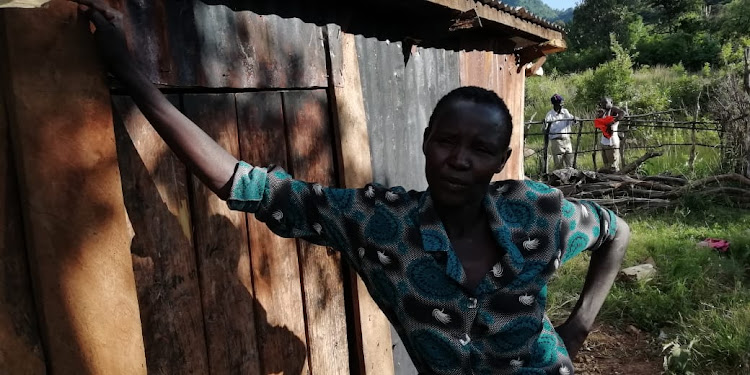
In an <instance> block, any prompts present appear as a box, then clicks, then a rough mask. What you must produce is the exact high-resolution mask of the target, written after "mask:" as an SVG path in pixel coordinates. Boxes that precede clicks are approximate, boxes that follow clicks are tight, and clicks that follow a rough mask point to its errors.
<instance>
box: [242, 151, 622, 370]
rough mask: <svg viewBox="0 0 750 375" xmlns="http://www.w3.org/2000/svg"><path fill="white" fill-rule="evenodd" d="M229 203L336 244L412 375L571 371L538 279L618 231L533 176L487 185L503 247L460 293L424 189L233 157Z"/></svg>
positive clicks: (456, 265) (285, 230)
mask: <svg viewBox="0 0 750 375" xmlns="http://www.w3.org/2000/svg"><path fill="white" fill-rule="evenodd" d="M228 205H229V207H230V208H232V209H235V210H242V211H246V212H252V213H254V214H255V216H256V217H257V218H258V219H259V220H261V221H263V222H264V223H266V225H268V227H269V228H270V229H271V230H272V231H273V232H274V233H276V234H278V235H279V236H282V237H296V238H302V239H305V240H307V241H310V242H312V243H315V244H318V245H323V246H328V247H331V248H334V249H337V250H339V251H341V252H342V253H343V254H344V257H345V259H346V260H347V261H348V262H349V263H350V264H351V265H352V266H353V267H354V269H355V270H356V271H357V272H358V273H359V275H360V276H361V277H362V279H363V280H364V282H365V284H366V285H367V288H368V290H369V292H370V294H371V295H372V297H373V298H374V300H375V302H377V304H378V306H379V307H380V308H381V309H382V310H383V312H384V313H385V315H386V316H387V317H388V319H389V320H390V321H391V323H392V324H393V325H394V327H395V328H396V330H397V331H398V333H399V335H400V337H401V339H402V340H403V343H404V345H405V347H406V349H407V351H408V352H409V354H410V356H411V358H412V360H413V361H414V364H415V366H416V367H417V369H418V370H419V371H420V373H422V374H440V375H458V374H462V375H463V374H473V375H485V374H487V375H489V374H518V375H525V374H555V375H558V374H559V375H569V374H573V365H572V363H571V361H570V358H569V356H568V353H567V351H566V350H565V346H564V344H563V342H562V340H561V339H560V337H559V336H558V335H557V334H556V333H555V331H554V328H553V327H552V324H551V323H550V321H549V319H548V318H547V315H546V313H545V306H546V300H547V282H548V281H549V279H550V277H551V276H552V274H553V273H554V272H555V271H556V270H557V268H558V267H560V265H561V264H562V263H563V262H565V261H566V260H568V259H570V258H572V257H573V256H575V255H576V254H578V253H580V252H582V251H584V250H594V249H596V248H598V247H600V246H601V244H602V243H604V242H605V241H608V240H611V239H612V238H613V237H614V234H615V232H616V227H615V224H616V220H615V215H614V213H612V212H611V211H609V210H607V209H604V208H602V207H600V206H598V205H596V204H594V203H592V202H587V201H573V200H567V199H565V198H563V195H562V193H561V192H560V191H559V190H556V189H553V188H551V187H549V186H547V185H544V184H541V183H538V182H534V181H511V180H509V181H498V182H493V183H491V184H490V185H489V186H488V190H487V195H486V197H485V199H484V209H485V211H486V213H487V215H488V217H489V218H490V227H491V230H492V233H493V234H494V237H495V239H496V241H497V243H498V244H499V245H500V248H502V250H503V254H502V257H501V261H500V262H498V263H497V264H496V265H495V266H494V267H493V268H492V270H491V272H489V273H488V274H487V275H486V276H485V277H484V279H482V281H481V282H480V284H479V286H478V287H477V288H475V289H474V290H468V288H466V287H464V285H465V284H466V283H465V282H466V274H465V273H464V269H463V267H462V265H461V263H460V261H459V259H458V257H457V256H456V253H455V252H454V250H453V248H452V246H451V242H450V240H449V239H448V235H447V234H446V231H445V228H444V227H443V225H442V223H441V221H440V219H439V218H438V216H437V213H436V210H435V208H434V206H433V201H432V198H431V197H430V191H429V190H427V191H423V192H419V191H408V192H407V191H405V190H404V189H403V188H400V187H395V188H386V187H382V186H379V185H375V184H372V185H367V186H365V187H363V188H361V189H340V188H329V187H323V186H320V185H318V184H313V183H307V182H303V181H299V180H295V179H293V178H292V177H291V176H290V175H289V174H288V173H286V172H285V171H284V170H283V169H280V168H277V167H270V168H269V169H266V168H259V167H253V166H251V165H249V164H247V163H244V162H240V163H239V164H238V166H237V171H236V173H235V177H234V180H233V185H232V191H231V196H230V198H229V199H228Z"/></svg>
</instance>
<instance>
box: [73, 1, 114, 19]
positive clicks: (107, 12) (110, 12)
mask: <svg viewBox="0 0 750 375" xmlns="http://www.w3.org/2000/svg"><path fill="white" fill-rule="evenodd" d="M70 1H72V2H74V3H77V4H78V5H79V6H82V7H85V8H90V9H91V8H93V9H95V10H97V11H99V12H100V13H101V14H102V15H103V16H104V18H105V19H107V20H108V21H114V20H115V19H117V18H119V15H120V12H118V11H117V10H115V9H113V8H112V7H110V6H109V5H107V4H106V3H105V2H103V1H101V0H70Z"/></svg>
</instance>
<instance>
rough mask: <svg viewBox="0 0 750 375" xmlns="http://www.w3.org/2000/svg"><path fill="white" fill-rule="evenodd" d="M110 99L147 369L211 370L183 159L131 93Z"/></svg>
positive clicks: (165, 371) (156, 371)
mask: <svg viewBox="0 0 750 375" xmlns="http://www.w3.org/2000/svg"><path fill="white" fill-rule="evenodd" d="M168 98H169V100H170V101H172V102H173V104H175V105H177V106H179V97H178V96H176V95H170V96H168ZM112 101H113V108H114V118H115V134H116V136H117V149H118V160H119V165H120V171H121V174H122V191H123V196H124V198H125V207H126V208H127V211H128V217H129V218H130V222H131V223H132V225H133V230H134V231H135V237H134V238H133V244H132V246H131V253H132V257H133V270H134V272H135V280H136V287H137V290H138V302H139V306H140V312H141V321H142V323H143V339H144V344H145V347H146V365H147V367H148V371H149V373H154V374H169V373H173V374H207V373H208V358H207V357H206V356H207V352H206V338H205V336H204V328H203V311H202V309H201V305H200V304H199V303H197V301H200V298H201V296H200V289H199V285H198V270H197V267H196V264H195V252H194V251H193V246H192V227H191V223H190V208H189V205H188V189H187V174H186V172H185V166H184V165H183V164H182V163H180V161H179V160H178V159H177V157H176V156H175V155H174V154H173V153H172V152H171V151H170V150H169V148H168V147H167V145H166V144H165V143H164V141H162V139H161V137H160V136H159V135H158V134H157V133H156V131H155V130H154V128H153V127H151V125H150V124H149V123H148V121H147V120H146V118H145V117H144V116H143V115H142V114H141V112H140V111H139V110H138V108H137V107H136V106H135V104H134V103H133V101H132V100H131V99H130V98H129V97H127V96H116V97H114V98H113V100H112Z"/></svg>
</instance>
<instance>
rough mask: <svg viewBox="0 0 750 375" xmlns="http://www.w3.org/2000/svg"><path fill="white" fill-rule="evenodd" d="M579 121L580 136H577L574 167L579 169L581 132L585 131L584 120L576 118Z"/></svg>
mask: <svg viewBox="0 0 750 375" xmlns="http://www.w3.org/2000/svg"><path fill="white" fill-rule="evenodd" d="M576 121H577V122H578V125H579V126H578V136H577V137H576V150H575V152H574V153H573V169H578V149H579V146H580V145H581V133H582V132H583V120H579V119H576Z"/></svg>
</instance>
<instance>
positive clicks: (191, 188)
mask: <svg viewBox="0 0 750 375" xmlns="http://www.w3.org/2000/svg"><path fill="white" fill-rule="evenodd" d="M110 3H111V4H112V5H113V6H115V7H116V8H118V9H120V10H121V11H122V12H123V13H124V15H125V31H126V34H127V40H128V44H129V47H130V49H131V50H132V52H133V53H134V54H135V55H136V56H137V59H138V62H139V64H140V66H141V68H142V69H143V70H144V71H145V72H146V73H147V75H148V77H150V79H151V80H152V81H153V82H154V83H156V84H158V85H159V86H160V87H161V88H163V91H164V93H165V94H167V96H168V97H169V99H170V100H172V101H173V103H174V104H175V105H176V106H177V107H178V108H179V109H180V110H182V111H183V112H184V113H185V114H186V115H187V116H188V117H190V118H191V119H192V120H194V121H195V122H196V123H197V124H199V125H200V126H201V127H203V128H204V129H205V130H206V131H207V132H208V133H209V134H210V135H212V136H213V137H214V138H215V139H216V140H217V141H218V142H220V143H221V144H222V145H223V146H224V147H226V148H227V149H228V150H230V151H231V152H232V153H234V155H236V156H237V157H240V158H242V159H244V160H247V161H248V162H251V163H256V164H263V165H265V164H270V163H274V164H279V165H282V166H284V167H286V168H287V169H288V170H289V171H291V172H292V173H293V174H294V175H295V176H296V177H298V178H302V179H307V180H315V181H318V182H321V183H325V184H331V185H340V186H349V187H356V186H362V185H364V184H365V183H368V182H370V181H372V180H374V181H376V182H380V183H383V184H388V185H402V186H405V187H407V188H415V189H421V188H424V187H425V181H424V179H423V178H422V177H420V176H421V175H422V170H423V168H424V165H423V164H424V161H423V159H422V157H423V156H422V153H421V137H422V131H423V129H424V127H425V126H426V124H427V119H428V117H429V114H430V112H431V110H432V107H433V106H434V105H435V103H436V102H437V100H438V99H439V98H440V96H442V95H443V94H445V93H447V92H448V91H449V90H451V89H453V88H456V87H458V86H461V85H478V86H483V87H487V88H490V89H493V90H495V91H496V92H498V94H500V96H501V97H503V98H504V99H505V101H506V102H507V103H508V105H509V107H510V110H511V112H512V114H513V116H514V136H513V141H512V147H513V148H514V150H518V151H521V150H522V140H523V126H522V122H523V98H524V80H525V71H526V68H527V67H528V65H529V64H530V63H532V62H536V63H537V65H539V64H541V63H542V62H543V60H544V56H545V55H546V54H549V53H554V52H556V51H559V50H562V49H564V48H565V45H564V42H562V39H563V35H562V32H561V30H559V29H558V28H556V27H555V26H554V25H551V24H549V23H547V22H545V21H543V20H541V19H538V18H536V17H535V16H533V15H531V14H529V13H527V12H526V11H524V10H523V9H513V8H509V7H507V6H505V5H503V4H502V3H500V2H497V1H493V0H481V1H479V0H408V1H406V0H401V1H395V0H393V1H390V0H384V1H376V2H369V3H360V2H338V1H330V0H322V1H315V2H311V1H298V0H290V1H278V0H258V1H250V0H247V1H236V0H188V1H177V0H165V1H142V0H111V1H110ZM0 69H2V71H0V78H1V79H0V134H2V137H0V155H2V157H0V202H1V203H0V373H2V374H13V375H22V374H34V375H35V374H46V373H49V374H64V375H67V374H102V375H115V374H128V375H130V374H146V373H150V374H212V375H223V374H282V373H283V374H312V375H315V374H325V375H335V374H367V375H370V374H372V375H387V374H394V373H399V374H407V373H413V370H410V369H409V365H408V363H407V362H408V358H406V355H405V353H404V352H403V349H402V347H401V346H400V343H399V341H398V339H397V337H393V338H392V337H391V333H390V330H389V325H388V323H387V321H386V320H385V319H384V317H383V316H382V314H381V313H380V312H379V311H378V309H377V308H376V307H375V306H374V304H373V302H372V301H371V300H370V299H369V296H368V295H367V293H366V291H365V290H364V288H363V286H362V285H361V284H360V282H359V281H358V280H357V278H356V276H354V275H352V274H351V273H350V272H349V269H348V268H347V267H346V266H344V265H342V263H341V259H340V256H339V255H338V254H337V253H335V252H333V251H331V250H330V249H324V248H317V247H316V246H312V245H310V244H307V243H305V242H301V241H296V240H290V239H281V238H278V237H275V236H274V235H272V234H271V233H270V232H269V231H268V230H267V229H265V228H264V227H263V226H262V225H260V224H259V223H258V222H257V221H256V220H255V219H254V218H253V217H252V216H248V215H244V214H241V213H238V212H231V211H229V210H228V209H227V207H226V205H225V204H224V203H223V202H221V201H220V200H219V199H218V198H216V197H215V196H213V195H212V194H211V193H210V191H208V190H207V189H206V188H205V187H203V186H202V185H201V184H200V183H199V182H198V181H197V180H196V179H195V178H194V177H193V176H191V175H190V173H189V172H187V171H186V169H185V167H184V165H182V164H181V163H180V162H179V161H178V160H177V159H176V157H175V156H174V155H173V154H172V153H171V152H170V151H169V150H168V149H167V148H166V146H165V145H164V143H163V142H162V141H161V140H160V139H159V138H158V136H157V135H156V134H155V132H154V131H153V129H151V128H150V126H149V125H148V123H147V122H146V121H145V120H144V118H143V116H142V115H141V114H140V112H139V111H138V109H137V108H136V107H135V106H134V105H133V103H132V101H131V100H130V99H129V97H128V96H127V93H126V92H123V90H121V89H120V88H119V87H118V84H117V82H116V81H115V80H113V79H112V78H111V77H108V76H107V75H106V72H105V70H104V68H103V66H102V65H101V63H100V62H99V60H98V58H97V55H96V51H95V49H94V46H93V39H92V37H91V35H90V33H89V25H88V24H87V22H86V21H85V20H83V19H82V18H81V17H80V16H79V15H78V14H77V12H76V10H75V6H73V5H72V4H69V3H66V2H63V1H56V2H53V3H51V5H50V6H49V7H48V8H45V9H3V10H0ZM522 157H523V156H522V153H521V152H517V153H514V154H513V159H512V160H511V162H509V163H508V166H507V167H506V169H505V170H504V171H503V173H502V176H498V178H522V177H523V162H522ZM392 340H393V341H392ZM393 350H395V355H394V352H393ZM394 358H395V359H394Z"/></svg>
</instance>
